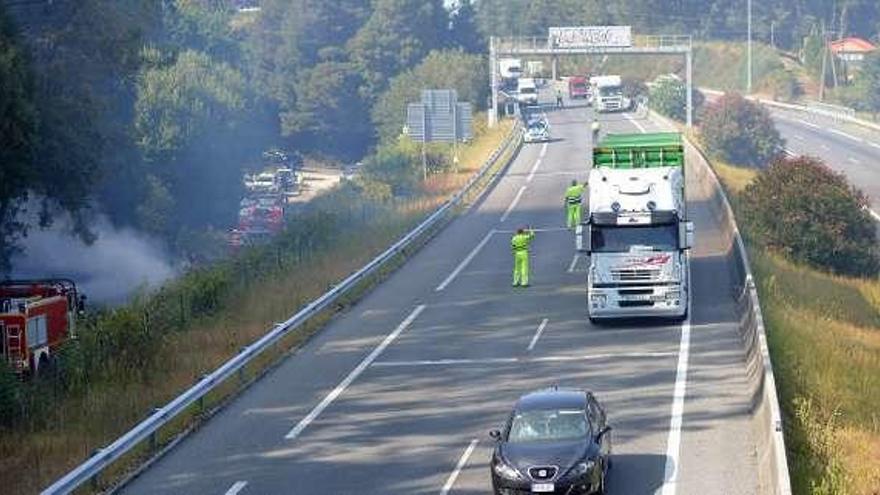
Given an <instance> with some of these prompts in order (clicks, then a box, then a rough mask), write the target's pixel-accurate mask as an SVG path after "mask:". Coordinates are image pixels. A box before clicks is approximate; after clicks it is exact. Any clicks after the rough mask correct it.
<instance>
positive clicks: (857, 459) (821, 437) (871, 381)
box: [713, 163, 880, 495]
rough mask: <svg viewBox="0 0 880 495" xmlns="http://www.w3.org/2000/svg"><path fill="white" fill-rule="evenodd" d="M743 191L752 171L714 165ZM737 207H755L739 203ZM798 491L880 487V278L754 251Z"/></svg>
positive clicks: (871, 494) (868, 492)
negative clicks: (822, 269) (855, 275)
mask: <svg viewBox="0 0 880 495" xmlns="http://www.w3.org/2000/svg"><path fill="white" fill-rule="evenodd" d="M713 168H714V169H715V171H716V173H718V176H719V177H720V178H721V180H722V182H723V183H724V185H725V187H726V188H727V189H728V190H730V191H732V192H738V191H741V190H742V189H743V188H744V187H745V186H746V185H747V184H748V183H749V182H750V181H751V180H752V178H753V177H754V175H755V174H756V172H755V171H754V170H750V169H744V168H741V167H734V166H730V165H726V164H719V163H715V164H713ZM734 203H735V208H737V209H742V208H748V205H747V204H742V203H741V202H737V201H734ZM751 262H752V268H753V270H754V272H755V277H756V280H757V282H758V287H759V290H760V294H761V302H762V305H763V306H764V316H765V322H766V325H767V330H768V340H769V344H770V350H771V354H772V357H773V364H774V370H775V372H776V376H777V383H778V386H779V389H780V390H779V391H780V397H781V401H782V408H783V413H784V414H785V418H786V441H787V447H788V454H789V458H788V459H789V467H790V469H791V475H792V484H793V489H794V492H795V493H809V494H854V495H877V494H878V493H880V460H878V459H880V281H878V280H864V279H853V278H847V277H841V276H835V275H830V274H827V273H823V272H820V271H817V270H814V269H811V268H808V267H805V266H800V265H797V264H794V263H792V262H790V261H788V260H786V259H784V258H782V257H780V256H777V255H773V254H768V253H765V252H759V251H757V250H754V249H752V250H751Z"/></svg>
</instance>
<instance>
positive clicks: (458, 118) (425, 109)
mask: <svg viewBox="0 0 880 495" xmlns="http://www.w3.org/2000/svg"><path fill="white" fill-rule="evenodd" d="M406 134H407V135H408V136H409V137H410V138H411V139H412V140H414V141H418V142H428V143H430V142H435V141H439V142H446V143H451V142H454V141H466V140H468V139H471V138H472V137H473V135H474V132H473V111H472V109H471V104H470V103H459V101H458V93H457V92H456V91H455V90H454V89H426V90H423V91H422V101H421V102H420V103H410V104H409V105H407V108H406Z"/></svg>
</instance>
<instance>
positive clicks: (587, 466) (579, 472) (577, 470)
mask: <svg viewBox="0 0 880 495" xmlns="http://www.w3.org/2000/svg"><path fill="white" fill-rule="evenodd" d="M595 466H596V461H593V460H587V461H584V462H579V463H577V464H575V465H574V467H572V468H571V469H570V470H569V471H568V475H569V476H571V477H576V478H579V477H581V476H584V475H585V474H588V473H589V472H590V471H592V470H593V468H594V467H595Z"/></svg>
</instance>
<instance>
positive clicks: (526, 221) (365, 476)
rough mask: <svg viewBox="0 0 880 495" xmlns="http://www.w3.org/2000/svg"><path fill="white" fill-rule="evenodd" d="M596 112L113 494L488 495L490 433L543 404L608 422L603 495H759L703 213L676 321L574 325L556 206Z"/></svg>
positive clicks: (559, 133) (563, 129)
mask: <svg viewBox="0 0 880 495" xmlns="http://www.w3.org/2000/svg"><path fill="white" fill-rule="evenodd" d="M569 103H570V102H569ZM591 112H592V110H591V109H589V108H586V107H579V108H567V109H565V110H564V111H550V110H548V112H547V115H548V117H549V119H550V122H551V126H552V132H553V136H554V138H555V140H554V141H553V142H551V143H548V144H546V145H544V144H531V145H525V146H524V147H523V149H522V151H521V153H520V154H519V156H518V157H517V159H516V160H515V161H514V162H513V163H512V165H511V166H510V167H509V169H508V170H507V172H506V174H505V175H504V176H503V177H502V178H501V179H500V181H499V182H498V183H497V185H496V186H495V187H494V188H493V189H492V190H491V191H490V192H489V193H488V194H487V195H486V196H485V197H484V198H483V200H482V201H481V202H480V203H478V204H477V205H475V206H474V207H473V208H472V209H471V210H470V211H468V212H467V213H466V214H465V215H463V216H462V217H461V218H459V219H457V220H456V221H455V222H454V223H452V224H451V225H449V226H448V227H447V228H446V229H445V230H444V231H443V232H441V233H440V234H439V235H438V236H437V237H436V238H435V239H434V240H432V241H431V242H430V243H429V244H428V245H427V246H426V247H425V248H424V249H422V250H421V251H420V252H419V253H418V254H417V255H415V256H414V257H413V258H412V259H411V260H410V261H409V262H408V263H406V265H404V266H403V267H402V268H401V269H400V270H399V271H397V272H396V273H395V274H394V275H393V276H392V277H390V279H389V280H387V281H386V282H385V283H383V284H382V285H381V286H379V287H378V288H376V289H375V290H374V291H373V292H372V293H370V294H369V295H368V296H367V297H366V298H364V299H363V300H362V301H361V302H360V303H359V304H357V305H356V306H355V307H354V308H352V309H351V310H350V311H348V312H347V313H346V314H344V315H341V316H339V317H338V318H336V319H334V321H333V322H331V323H330V324H329V325H328V327H327V328H326V329H325V330H324V331H323V332H322V333H320V334H319V335H317V336H316V337H315V338H313V339H312V340H311V341H309V342H308V343H307V344H306V345H305V346H304V347H303V348H302V349H301V350H300V351H299V352H297V353H296V354H295V355H293V356H292V357H291V358H289V359H287V360H286V361H285V362H284V363H283V364H282V365H281V366H279V367H278V368H276V369H275V370H274V371H273V372H272V373H271V374H269V375H268V376H267V377H266V378H264V379H263V380H262V381H260V382H259V383H257V384H256V385H255V386H253V387H252V388H250V389H249V390H248V391H247V392H246V393H244V394H243V395H242V396H241V397H240V398H239V399H237V400H236V401H234V402H233V403H232V404H231V405H229V406H228V407H227V408H226V409H225V410H223V411H222V412H221V413H219V414H218V415H217V416H215V418H214V419H212V420H211V421H210V422H208V423H207V424H206V425H205V426H204V427H203V428H201V429H200V430H199V431H197V432H196V433H194V434H192V435H191V436H190V437H189V438H187V439H186V440H185V441H183V442H182V443H181V444H180V445H179V446H178V447H177V448H175V449H174V450H173V451H172V452H170V453H169V454H168V455H167V456H165V457H164V458H163V459H161V460H160V461H159V462H158V463H156V464H155V465H154V466H153V467H152V468H151V469H150V470H148V471H146V472H145V473H144V474H143V475H141V476H140V477H138V478H137V479H136V480H134V481H133V482H132V483H131V484H130V485H128V486H127V487H126V489H125V490H123V491H124V493H129V494H159V493H161V494H178V493H179V494H217V495H223V494H227V495H235V494H242V495H250V494H259V495H264V494H286V493H295V494H313V493H327V494H371V493H382V494H440V495H445V494H447V493H448V494H477V493H480V494H483V493H489V491H490V482H489V469H488V460H489V456H490V453H491V448H492V446H493V443H492V440H491V439H490V438H489V437H488V435H487V433H488V431H489V430H490V429H492V428H497V427H500V426H501V424H502V422H503V421H504V419H505V417H506V415H507V414H508V412H509V411H510V407H511V406H512V405H513V402H514V401H515V400H516V399H517V398H518V397H519V396H520V395H522V394H524V393H526V392H529V391H532V390H535V389H541V388H546V387H548V386H551V385H559V386H570V387H579V388H586V389H591V390H593V391H594V392H595V393H596V395H597V396H598V398H599V399H600V401H602V402H603V403H604V405H605V407H606V410H607V412H608V417H609V421H610V423H611V424H612V425H613V427H614V430H613V442H614V468H613V470H612V471H611V477H610V481H609V491H610V492H611V493H613V494H646V493H654V492H657V493H663V494H667V495H671V494H673V493H679V494H699V495H704V494H707V493H725V494H753V493H757V491H758V490H757V473H756V464H757V463H756V459H755V442H754V439H753V434H752V427H751V423H750V421H749V415H748V414H749V410H748V409H749V399H750V397H748V394H747V392H746V390H747V387H746V371H745V369H744V366H743V352H742V347H741V344H740V341H739V339H738V337H737V331H736V326H737V322H736V321H735V320H736V317H735V311H734V304H733V300H732V296H731V292H732V290H731V284H730V283H729V281H728V280H727V279H726V275H725V274H726V272H727V270H726V268H724V266H725V265H724V263H723V261H722V260H721V253H720V252H719V248H718V246H717V245H716V244H717V243H715V242H713V239H714V238H715V234H716V233H717V230H716V227H715V226H714V225H712V223H711V222H710V221H709V216H708V215H709V214H708V212H707V208H701V204H702V201H701V199H700V198H692V202H691V207H690V211H691V213H692V219H693V220H695V222H696V229H697V230H696V232H697V247H696V249H694V251H693V252H692V259H693V265H692V278H693V291H694V299H693V307H692V310H691V319H690V320H688V321H686V322H684V323H683V324H680V323H676V324H664V323H655V324H644V323H643V324H637V325H636V324H632V325H624V326H611V327H594V326H591V325H590V324H589V322H588V321H587V318H586V298H585V279H586V274H585V268H586V263H585V260H584V259H583V258H581V257H578V256H576V255H575V250H574V243H573V236H572V234H571V233H570V232H568V231H566V230H565V229H564V228H562V227H563V222H564V212H563V202H562V196H563V193H564V191H565V188H566V185H567V184H568V182H569V181H570V180H571V179H578V180H581V181H583V180H585V179H586V178H587V175H588V171H589V158H588V150H589V149H590V145H591V143H590V136H589V125H590V122H591V121H592V113H591ZM600 120H601V122H602V126H603V132H639V131H651V130H658V129H659V127H658V125H657V124H654V123H653V122H650V121H648V120H647V119H646V118H644V117H639V116H635V115H624V114H612V115H603V116H601V119H600ZM524 225H530V226H532V227H534V228H536V229H539V231H538V234H537V238H536V239H535V242H534V243H533V249H532V281H531V282H532V286H531V287H529V288H527V289H514V288H512V287H511V286H510V285H511V271H512V257H511V254H510V247H509V245H510V236H511V232H512V231H513V230H514V229H515V228H517V227H519V226H524Z"/></svg>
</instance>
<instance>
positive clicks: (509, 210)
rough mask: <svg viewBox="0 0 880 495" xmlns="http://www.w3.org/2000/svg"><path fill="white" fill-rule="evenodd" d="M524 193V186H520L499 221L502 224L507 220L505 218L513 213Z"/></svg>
mask: <svg viewBox="0 0 880 495" xmlns="http://www.w3.org/2000/svg"><path fill="white" fill-rule="evenodd" d="M524 192H526V186H522V187H520V188H519V192H517V193H516V196H514V197H513V201H511V202H510V206H508V207H507V210H506V211H505V212H504V215H501V221H502V222H504V221H505V220H507V217H509V216H510V214H511V213H512V212H513V209H514V208H516V205H517V204H518V203H519V200H520V199H521V198H522V195H523V193H524Z"/></svg>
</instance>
